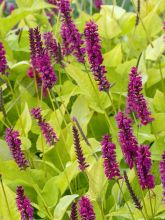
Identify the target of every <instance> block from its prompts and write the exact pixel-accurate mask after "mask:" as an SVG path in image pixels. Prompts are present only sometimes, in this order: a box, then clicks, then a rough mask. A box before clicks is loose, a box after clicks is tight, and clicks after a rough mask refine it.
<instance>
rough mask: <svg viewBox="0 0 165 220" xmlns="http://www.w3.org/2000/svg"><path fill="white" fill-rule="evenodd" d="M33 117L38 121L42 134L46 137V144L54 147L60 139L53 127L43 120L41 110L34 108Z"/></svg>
mask: <svg viewBox="0 0 165 220" xmlns="http://www.w3.org/2000/svg"><path fill="white" fill-rule="evenodd" d="M31 115H32V116H33V117H34V119H36V120H37V123H38V126H39V127H40V128H41V131H42V134H43V135H44V137H45V139H46V142H47V143H48V144H49V145H50V146H52V145H54V144H55V143H56V142H57V141H58V140H59V139H58V138H57V135H56V133H55V132H54V130H53V128H52V127H51V125H50V124H49V123H47V122H46V121H45V119H43V117H42V115H41V109H40V108H33V109H32V110H31Z"/></svg>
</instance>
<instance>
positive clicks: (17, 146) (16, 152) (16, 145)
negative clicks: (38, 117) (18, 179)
mask: <svg viewBox="0 0 165 220" xmlns="http://www.w3.org/2000/svg"><path fill="white" fill-rule="evenodd" d="M5 140H6V142H7V144H8V146H9V148H10V152H11V154H12V156H13V158H14V160H15V162H16V163H17V165H18V166H19V168H20V169H21V170H24V169H26V168H27V167H28V166H29V163H28V161H27V160H26V159H25V155H24V153H23V151H22V150H21V140H20V134H19V132H18V131H14V130H13V129H12V128H7V129H6V132H5Z"/></svg>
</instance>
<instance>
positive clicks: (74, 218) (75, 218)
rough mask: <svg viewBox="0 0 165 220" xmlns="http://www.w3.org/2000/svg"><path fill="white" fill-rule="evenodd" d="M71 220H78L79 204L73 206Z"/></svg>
mask: <svg viewBox="0 0 165 220" xmlns="http://www.w3.org/2000/svg"><path fill="white" fill-rule="evenodd" d="M70 220H78V212H77V203H76V202H73V203H72V206H71V214H70Z"/></svg>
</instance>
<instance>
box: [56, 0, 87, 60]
mask: <svg viewBox="0 0 165 220" xmlns="http://www.w3.org/2000/svg"><path fill="white" fill-rule="evenodd" d="M59 10H60V13H61V22H62V24H61V36H62V40H63V46H62V50H63V55H64V56H67V55H70V54H73V55H74V56H75V57H76V58H77V60H78V61H79V62H80V63H84V62H85V58H84V55H85V48H84V46H83V45H84V41H83V39H82V35H81V34H80V32H79V30H78V29H77V27H76V25H75V23H74V21H73V20H72V18H71V11H72V9H71V6H70V2H69V0H60V2H59Z"/></svg>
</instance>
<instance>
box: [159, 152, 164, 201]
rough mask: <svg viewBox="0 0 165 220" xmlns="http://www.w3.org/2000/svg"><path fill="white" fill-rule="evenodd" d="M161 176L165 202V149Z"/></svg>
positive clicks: (161, 164)
mask: <svg viewBox="0 0 165 220" xmlns="http://www.w3.org/2000/svg"><path fill="white" fill-rule="evenodd" d="M160 177H161V182H162V185H163V202H165V151H164V153H163V155H162V161H161V162H160Z"/></svg>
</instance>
